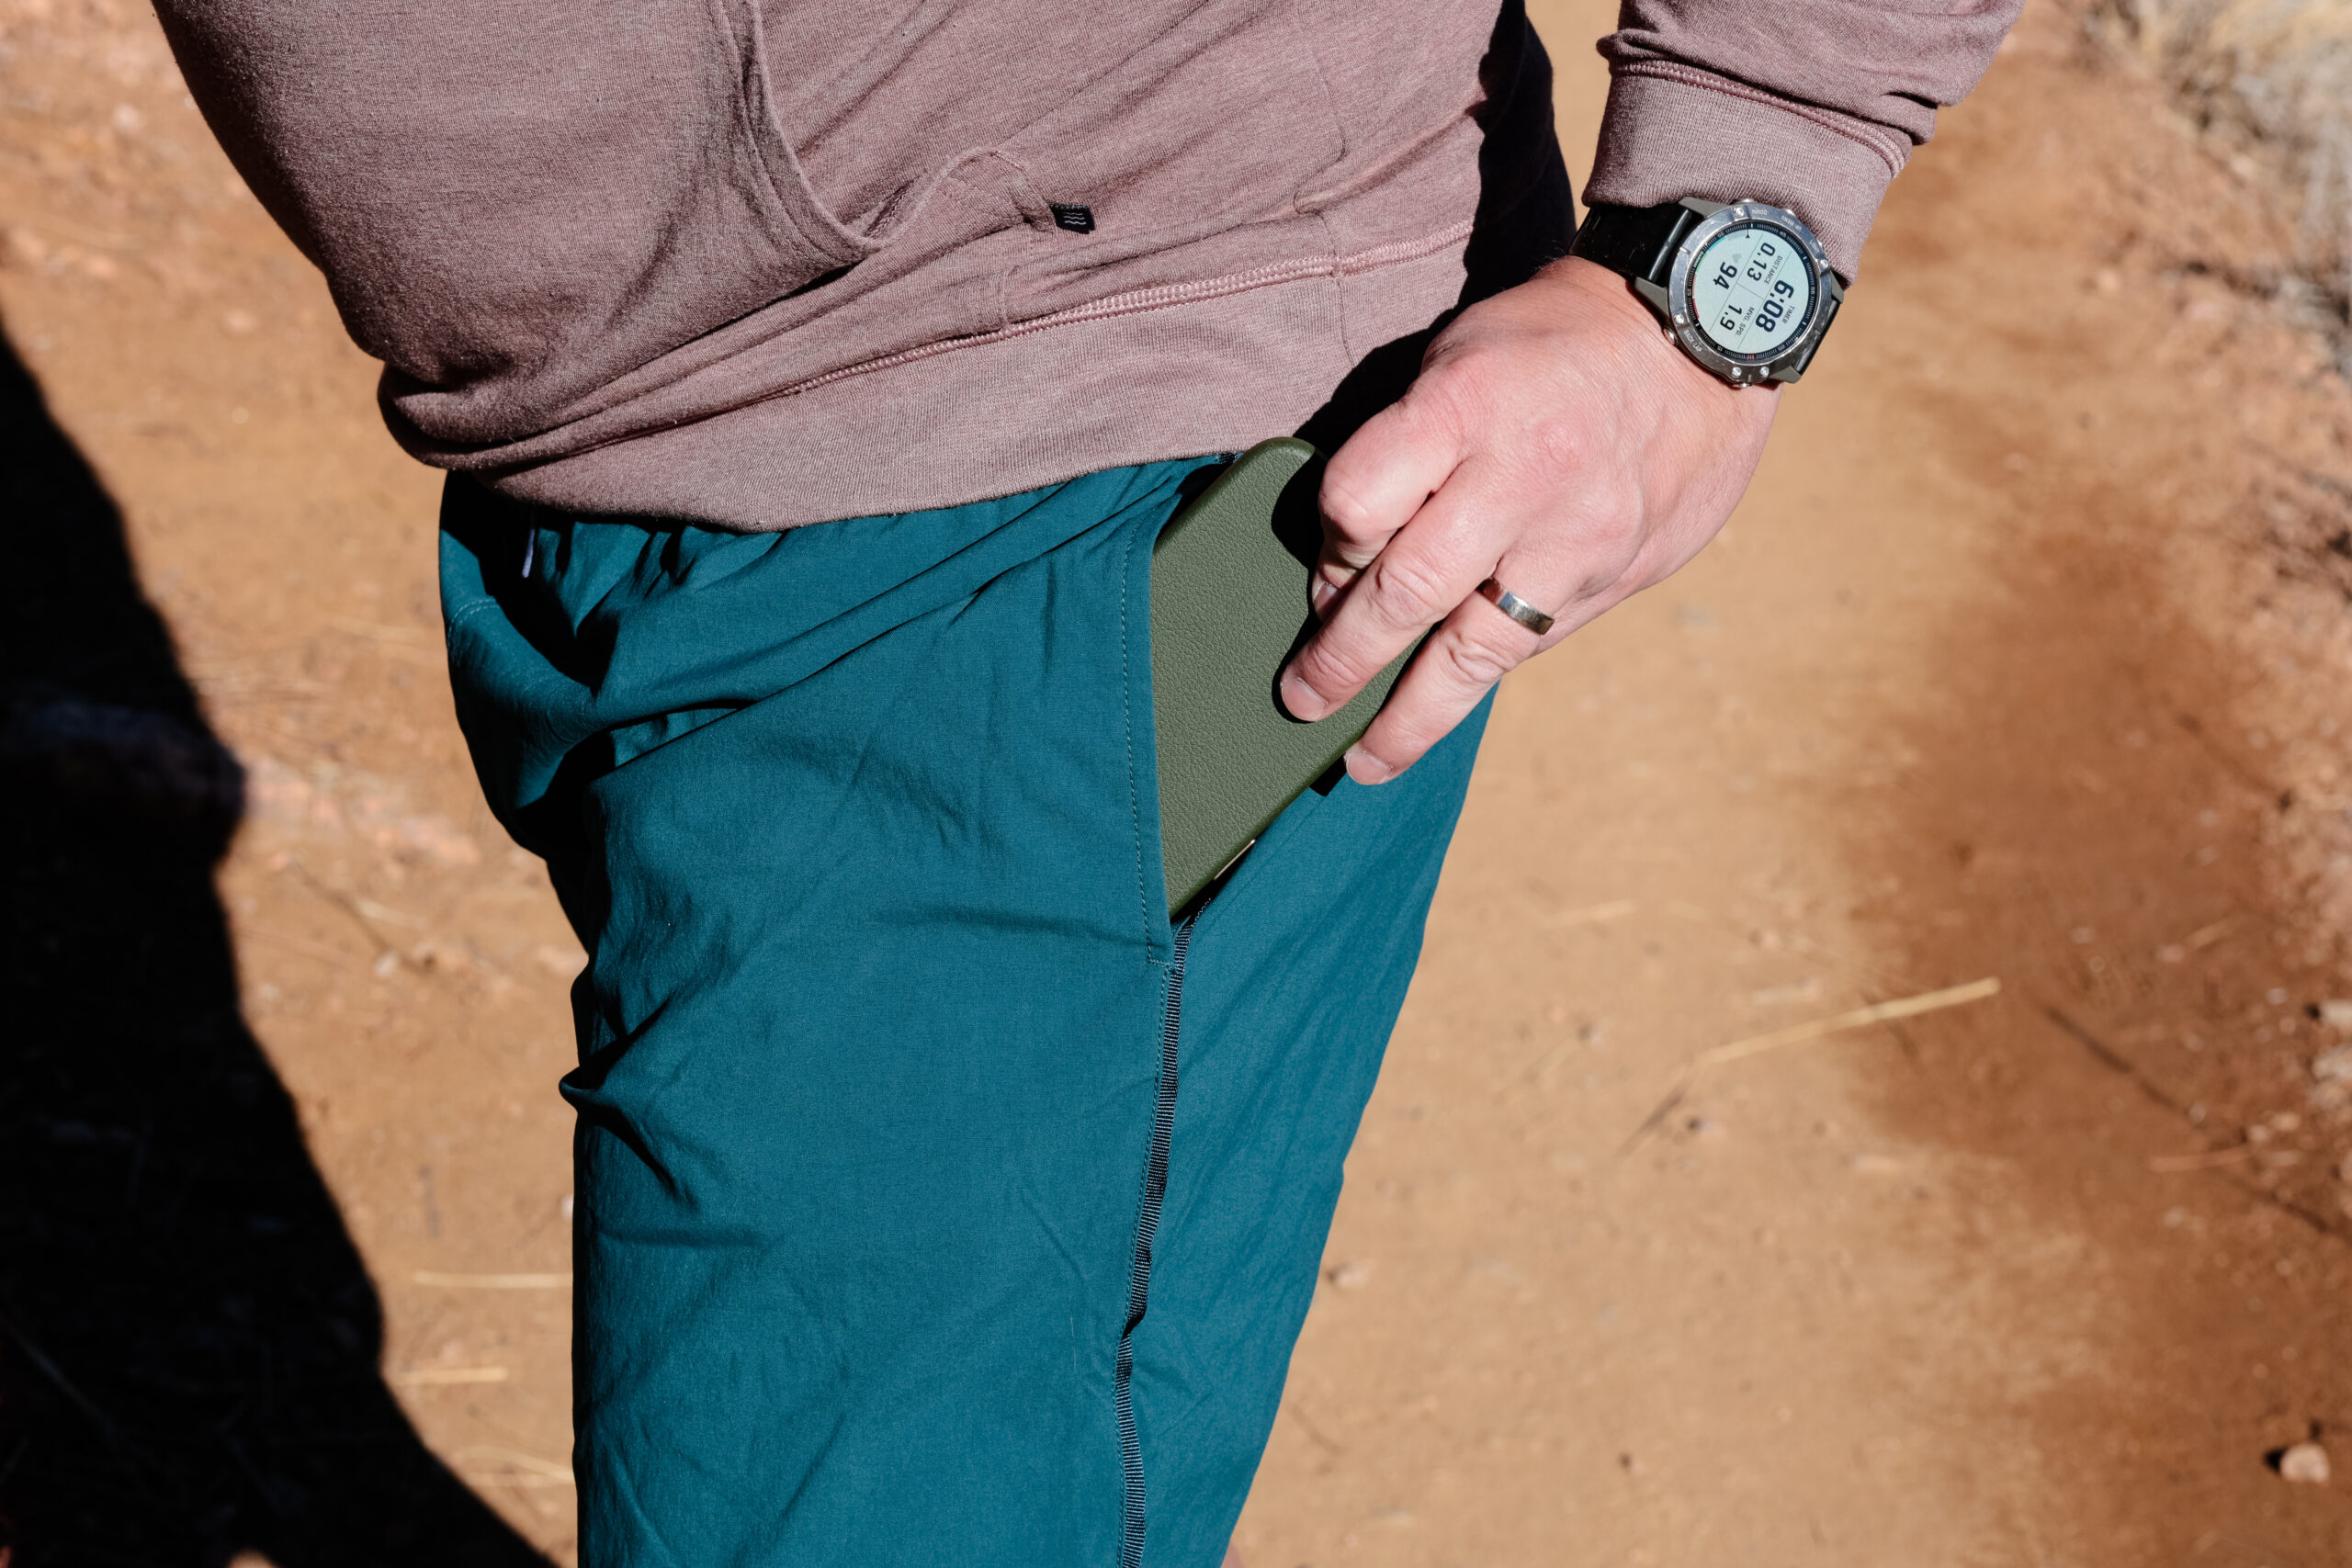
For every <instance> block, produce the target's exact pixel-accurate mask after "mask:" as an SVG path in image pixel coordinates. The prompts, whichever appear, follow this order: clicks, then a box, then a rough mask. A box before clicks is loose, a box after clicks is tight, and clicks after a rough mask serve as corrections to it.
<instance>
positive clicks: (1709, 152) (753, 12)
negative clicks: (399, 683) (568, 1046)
mask: <svg viewBox="0 0 2352 1568" xmlns="http://www.w3.org/2000/svg"><path fill="white" fill-rule="evenodd" d="M2018 3H2019V0H1968V3H1963V4H1957V5H1955V4H1949V3H1946V4H1939V3H1937V0H1626V4H1625V6H1624V10H1623V17H1622V27H1621V29H1620V30H1619V31H1618V32H1616V33H1614V34H1612V35H1611V37H1610V38H1609V39H1605V40H1604V41H1603V43H1602V46H1601V47H1602V51H1603V53H1604V54H1606V55H1607V56H1608V58H1609V61H1610V62H1611V68H1612V72H1613V73H1614V85H1613V86H1612V88H1611V94H1610V102H1609V111H1608V117H1607V120H1606V123H1605V128H1604V130H1603V133H1602V138H1601V146H1600V154H1599V159H1598V162H1597V164H1596V167H1595V171H1594V175H1593V179H1592V183H1591V188H1590V190H1589V192H1588V193H1587V194H1588V197H1589V198H1590V199H1592V200H1597V201H1610V202H1617V203H1625V204H1634V205H1641V204H1647V203H1650V202H1655V201H1662V200H1669V199H1672V198H1674V197H1679V196H1683V195H1700V196H1710V197H1716V198H1719V199H1730V198H1734V197H1760V198H1762V199H1764V200H1768V201H1772V202H1776V203H1778V204H1780V205H1782V206H1786V207H1789V208H1792V209H1794V210H1795V211H1797V212H1798V213H1799V214H1801V215H1802V216H1804V218H1805V219H1806V220H1808V221H1809V222H1811V223H1812V225H1813V226H1814V227H1815V230H1817V231H1819V232H1820V234H1821V236H1822V238H1823V240H1824V241H1825V242H1826V244H1827V246H1828V248H1829V254H1830V256H1831V258H1832V260H1833V261H1834V263H1835V264H1836V265H1837V266H1838V269H1839V270H1840V271H1841V272H1843V273H1845V274H1846V275H1847V276H1849V278H1850V276H1852V272H1853V267H1854V262H1855V257H1856V255H1857V254H1858V253H1859V252H1860V248H1861V243H1862V240H1863V237H1864V235H1865V233H1866V232H1867V231H1868V229H1869V225H1870V221H1871V216H1872V214H1873V213H1874V212H1875V211H1876V209H1877V206H1878V202H1879V198H1880V197H1881V196H1882V195H1883V192H1884V190H1885V187H1886V184H1887V182H1888V181H1889V180H1890V179H1892V178H1893V177H1894V174H1895V173H1896V171H1897V170H1899V169H1900V168H1901V167H1902V165H1903V163H1904V160H1905V157H1906V156H1907V155H1908V154H1909V152H1910V149H1911V148H1912V147H1913V146H1914V145H1916V144H1917V143H1918V142H1921V141H1926V140H1927V138H1928V133H1929V132H1930V130H1932V128H1933V124H1934V106H1936V105H1938V104H1943V103H1950V102H1952V101H1954V100H1955V99H1957V98H1958V97H1959V96H1961V95H1962V93H1964V92H1965V91H1966V90H1967V89H1968V88H1969V87H1970V86H1971V85H1973V84H1974V82H1975V80H1976V78H1977V76H1978V75H1979V74H1980V73H1982V72H1983V70H1984V69H1985V65H1986V63H1987V62H1989V61H1990V60H1991V58H1992V54H1993V51H1994V50H1995V49H1996V47H1997V45H1998V43H1999V41H2000V39H2001V37H2002V35H2003V33H2004V32H2005V31H2006V30H2007V26H2008V24H2009V22H2010V21H2011V20H2012V19H2013V17H2014V16H2015V13H2016V10H2017V8H2018ZM159 9H160V11H161V12H162V14H163V17H164V24H165V27H166V28H167V29H168V30H169V33H170V35H171V39H172V42H173V45H174V48H175V51H177V53H178V55H179V59H180V62H181V65H182V67H183V69H184V70H185V72H186V73H187V80H188V84H189V86H190V88H191V90H192V91H193V92H194V93H195V94H196V96H197V99H198V103H199V104H200V105H201V106H202V107H203V108H204V111H205V113H206V115H207V117H208V118H209V119H210V121H211V123H212V125H213V127H214V129H215V130H217V131H218V132H219V133H220V138H221V140H222V141H223V142H225V143H226V144H227V146H228V148H229V151H230V153H231V155H232V157H233V158H234V159H235V160H236V162H237V164H238V166H239V167H240V169H241V170H243V173H244V175H245V176H246V178H247V179H248V180H249V181H250V182H251V184H252V185H253V187H254V191H255V192H256V193H257V194H258V195H259V196H260V197H262V199H263V201H264V202H266V204H267V205H268V207H269V209H270V210H271V211H272V212H273V213H274V214H275V215H276V216H277V219H278V220H279V221H280V222H281V223H283V224H284V225H285V226H286V228H287V230H288V232H289V233H291V234H292V235H293V236H294V238H295V240H296V242H297V243H299V244H300V245H301V247H302V249H303V250H304V252H305V253H306V254H309V255H310V256H311V259H312V260H313V261H315V262H317V263H318V265H320V266H321V267H322V268H323V269H324V270H325V272H326V275H327V278H328V281H329V282H330V284H331V285H332V286H333V288H334V296H335V299H336V302H337V304H338V305H339V306H340V307H341V309H342V311H343V317H344V321H345V325H346V326H347V327H348V328H349V330H350V332H351V334H352V336H353V337H354V338H355V339H356V341H357V342H358V343H359V344H360V346H361V347H363V348H365V349H366V350H367V351H368V352H369V353H370V354H373V355H377V356H378V357H379V358H380V359H382V360H383V361H384V367H385V369H384V378H383V389H382V400H383V407H384V411H385V415H386V418H387V419H388V420H389V421H390V424H391V428H392V430H393V433H394V434H396V435H397V436H398V437H399V438H400V439H401V442H402V443H403V444H404V445H405V446H407V447H408V449H409V450H410V451H412V452H413V453H414V454H416V455H417V456H418V457H421V458H423V459H424V461H426V462H428V463H433V464H435V465H438V466H440V467H443V468H456V469H462V470H466V471H469V472H471V473H473V474H475V475H477V476H479V477H480V478H481V479H483V480H484V481H485V482H488V483H490V484H491V485H492V486H493V487H494V488H496V489H498V490H500V491H504V492H506V493H508V494H511V495H514V496H517V497H520V498H524V499H527V500H533V501H538V502H546V503H548V504H550V505H555V506H560V507H562V508H566V509H575V510H580V511H590V512H605V513H643V514H651V515H657V516H668V517H676V518H683V519H688V520H693V521H697V522H703V523H708V524H714V525H720V526H724V527H731V528H743V529H766V528H781V527H789V526H792V525H798V524H805V523H814V522H820V521H823V520H826V519H829V518H834V517H843V516H854V515H860V514H865V513H884V512H898V511H907V510H912V509H915V508H921V507H931V506H942V505H951V504H956V503H959V502H967V501H973V500H977V499H979V498H981V497H985V496H989V495H1001V494H1007V493H1011V492H1013V491H1021V490H1025V489H1028V488H1031V487H1033V486H1035V485H1040V484H1046V483H1049V482H1051V481H1053V480H1055V479H1064V478H1068V477H1069V476H1071V475H1073V474H1077V473H1081V472H1085V471H1088V470H1091V469H1095V468H1107V467H1112V466H1114V465H1117V464H1123V463H1133V462H1143V461H1148V460H1153V459H1157V458H1161V457H1181V456H1186V455H1192V454H1197V453H1203V452H1214V451H1225V450H1232V449H1237V448H1239V447H1242V446H1248V445H1250V443H1252V442H1254V441H1256V440H1258V439H1260V438H1261V437H1263V436H1266V435H1271V434H1283V433H1285V432H1288V431H1291V430H1294V429H1296V428H1297V427H1298V426H1299V425H1300V424H1301V423H1303V422H1305V421H1306V419H1307V418H1308V417H1309V416H1310V415H1311V414H1312V413H1313V412H1315V411H1316V410H1317V408H1318V407H1320V406H1321V405H1322V404H1323V403H1324V402H1325V401H1326V400H1327V399H1329V397H1330V395H1331V393H1332V389H1334V388H1335V387H1336V386H1338V385H1339V383H1340V380H1341V379H1342V378H1344V377H1345V376H1346V375H1347V374H1348V372H1349V371H1350V370H1351V368H1352V367H1355V366H1356V365H1357V364H1358V363H1359V362H1360V361H1362V360H1363V358H1364V356H1365V355H1367V354H1369V353H1370V352H1372V351H1373V350H1374V349H1376V348H1378V347H1379V346H1380V345H1382V344H1386V343H1389V342H1392V341H1394V340H1396V339H1398V338H1401V337H1405V336H1407V335H1408V334H1410V333H1414V332H1416V331H1418V330H1419V329H1421V328H1423V327H1425V326H1427V325H1428V324H1429V323H1430V321H1431V320H1432V319H1433V318H1435V317H1436V316H1438V315H1439V314H1441V313H1442V311H1444V310H1447V309H1449V308H1450V307H1452V306H1453V304H1454V303H1456V301H1457V299H1459V297H1460V296H1461V294H1462V292H1463V289H1464V276H1465V271H1464V252H1465V247H1466V246H1467V245H1468V243H1469V241H1470V239H1471V236H1472V232H1473V229H1474V225H1475V226H1476V227H1477V228H1478V229H1479V230H1481V231H1483V232H1487V233H1493V232H1497V231H1507V230H1510V229H1511V228H1512V227H1514V226H1517V227H1519V228H1521V229H1522V230H1524V231H1526V232H1528V233H1536V234H1543V235H1546V236H1549V235H1555V234H1559V233H1564V232H1565V231H1566V222H1567V221H1568V214H1567V213H1566V210H1565V198H1564V195H1563V194H1562V191H1561V186H1560V184H1559V181H1558V180H1557V178H1556V175H1555V177H1554V178H1553V179H1551V180H1549V181H1546V180H1545V179H1544V173H1545V172H1546V170H1547V169H1554V168H1555V166H1556V160H1557V156H1558V154H1557V151H1556V149H1555V146H1554V144H1553V139H1552V131H1551V113H1550V69H1549V65H1548V63H1547V62H1545V60H1544V54H1543V51H1542V48H1541V46H1540V45H1538V44H1537V43H1536V42H1535V39H1534V36H1533V34H1532V31H1531V30H1530V29H1529V28H1528V27H1527V25H1526V22H1525V19H1524V17H1523V16H1522V15H1521V12H1520V9H1519V5H1518V0H1511V3H1510V4H1508V5H1504V6H1502V7H1501V10H1500V13H1499V15H1498V7H1497V0H1467V3H1459V0H1120V3H1119V4H1115V5H1109V4H1080V3H1077V0H348V3H342V4H334V5H322V4H320V3H319V0H162V3H161V4H160V6H159ZM1544 244H1545V245H1546V246H1547V247H1548V248H1551V249H1557V248H1558V247H1557V245H1556V244H1554V243H1551V241H1550V240H1549V239H1548V238H1547V239H1546V240H1545V241H1544ZM1538 259H1540V258H1538ZM1502 281H1510V279H1503V280H1502Z"/></svg>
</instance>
